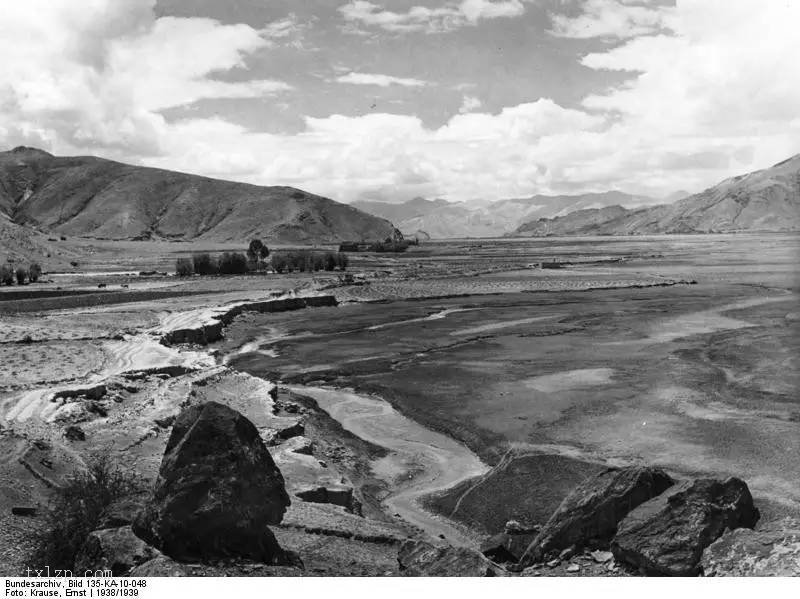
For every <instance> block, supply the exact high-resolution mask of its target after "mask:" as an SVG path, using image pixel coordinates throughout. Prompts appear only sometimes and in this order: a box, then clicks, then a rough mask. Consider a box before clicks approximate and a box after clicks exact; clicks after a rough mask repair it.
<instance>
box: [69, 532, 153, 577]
mask: <svg viewBox="0 0 800 599" xmlns="http://www.w3.org/2000/svg"><path fill="white" fill-rule="evenodd" d="M159 555H161V554H160V552H159V551H157V550H156V549H155V548H153V547H151V546H150V545H148V544H147V543H145V542H144V541H143V540H142V539H140V538H139V537H138V536H136V535H135V534H134V533H133V531H132V530H131V527H130V526H122V527H119V528H106V529H103V530H95V531H94V532H92V533H90V534H89V536H88V537H87V538H86V542H85V543H84V545H83V548H82V549H81V551H80V553H79V554H78V557H77V558H76V560H75V569H76V571H77V572H81V573H83V572H86V571H91V572H95V571H97V570H110V571H111V572H112V574H113V575H114V576H125V575H126V574H129V573H130V571H131V570H132V569H133V568H135V567H136V566H138V565H139V564H143V563H144V562H146V561H148V560H151V559H153V558H155V557H157V556H159Z"/></svg>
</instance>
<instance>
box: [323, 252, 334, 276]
mask: <svg viewBox="0 0 800 599" xmlns="http://www.w3.org/2000/svg"><path fill="white" fill-rule="evenodd" d="M324 261H325V264H324V268H325V270H327V271H329V272H330V271H332V270H333V269H334V268H336V255H335V254H334V253H333V252H325V258H324Z"/></svg>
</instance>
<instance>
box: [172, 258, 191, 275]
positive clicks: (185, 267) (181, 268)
mask: <svg viewBox="0 0 800 599" xmlns="http://www.w3.org/2000/svg"><path fill="white" fill-rule="evenodd" d="M175 274H176V275H178V276H179V277H191V276H192V275H193V274H194V264H193V263H192V260H191V259H189V258H178V259H177V260H175Z"/></svg>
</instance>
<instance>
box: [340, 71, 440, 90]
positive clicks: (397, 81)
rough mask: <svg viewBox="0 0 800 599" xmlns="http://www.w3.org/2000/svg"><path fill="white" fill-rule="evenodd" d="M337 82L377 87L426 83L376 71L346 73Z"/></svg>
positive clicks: (410, 85) (418, 85)
mask: <svg viewBox="0 0 800 599" xmlns="http://www.w3.org/2000/svg"><path fill="white" fill-rule="evenodd" d="M336 81H338V82H339V83H351V84H353V85H377V86H378V87H389V86H390V85H400V86H402V87H423V86H425V85H428V83H427V82H426V81H422V80H421V79H412V78H406V77H393V76H391V75H381V74H376V73H348V74H347V75H341V76H339V77H337V78H336Z"/></svg>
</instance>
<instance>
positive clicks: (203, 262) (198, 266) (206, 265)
mask: <svg viewBox="0 0 800 599" xmlns="http://www.w3.org/2000/svg"><path fill="white" fill-rule="evenodd" d="M192 264H193V266H194V272H196V273H197V274H198V275H215V274H217V273H218V272H219V267H218V266H217V261H216V260H214V259H213V258H212V257H211V255H210V254H208V253H202V254H195V255H194V256H192Z"/></svg>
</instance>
